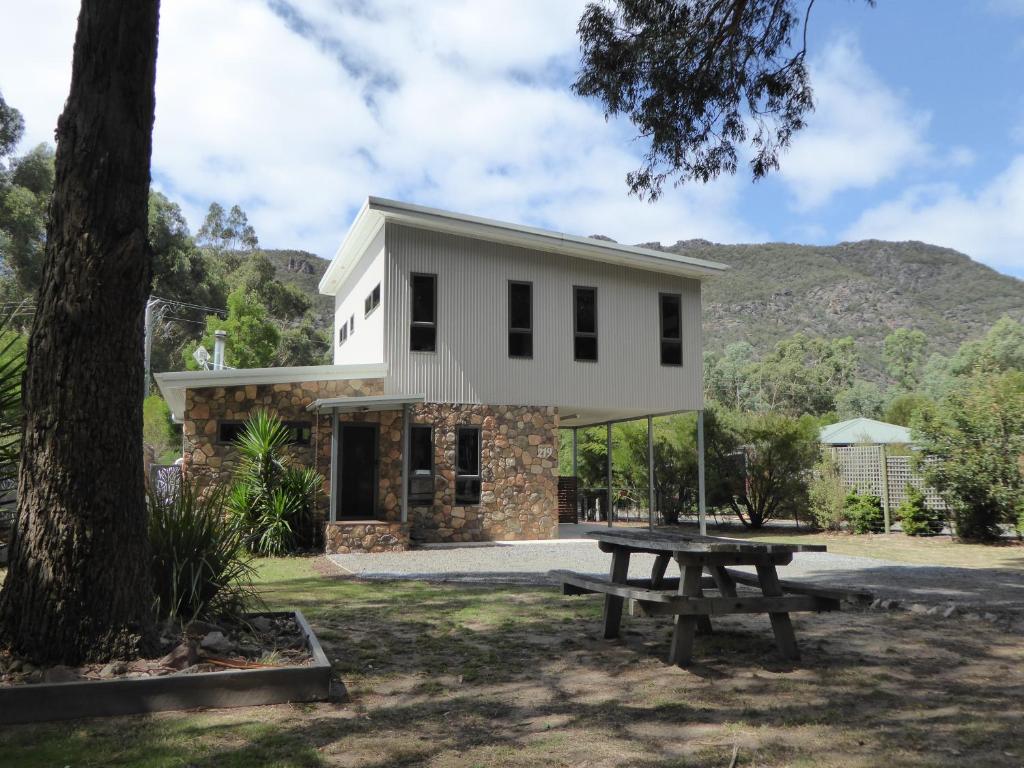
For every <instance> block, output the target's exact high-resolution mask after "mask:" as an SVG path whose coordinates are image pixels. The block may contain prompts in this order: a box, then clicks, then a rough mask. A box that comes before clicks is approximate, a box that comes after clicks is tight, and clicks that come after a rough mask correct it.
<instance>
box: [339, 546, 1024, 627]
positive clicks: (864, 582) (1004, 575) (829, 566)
mask: <svg viewBox="0 0 1024 768" xmlns="http://www.w3.org/2000/svg"><path fill="white" fill-rule="evenodd" d="M331 560H333V561H334V562H335V563H337V564H338V565H339V566H341V568H342V569H344V570H345V571H347V572H349V573H351V574H353V575H356V576H359V577H361V578H365V579H424V580H429V581H462V582H481V583H483V582H486V583H502V584H548V583H551V581H550V580H549V578H548V576H547V572H548V571H550V570H554V569H566V570H573V571H579V572H581V573H590V574H606V573H607V572H608V566H609V564H610V558H609V556H608V555H607V554H605V553H604V552H601V551H600V550H599V549H598V548H597V543H596V542H576V541H571V540H570V541H553V542H523V543H515V544H493V545H486V546H471V547H445V548H439V549H418V550H412V551H409V552H394V553H383V554H375V555H361V554H357V555H332V556H331ZM653 563H654V557H653V556H652V555H637V556H634V557H633V559H632V561H631V562H630V567H629V574H630V577H632V578H644V577H648V576H650V572H651V566H652V564H653ZM671 570H672V569H670V573H671ZM748 570H753V569H748ZM779 575H780V576H781V577H782V578H783V579H788V580H792V581H801V580H804V581H808V582H814V583H817V584H823V585H832V586H841V587H857V588H861V589H867V590H869V591H871V592H873V593H874V594H875V595H876V596H878V597H888V598H895V599H898V600H911V601H915V602H925V603H939V602H954V603H957V604H960V605H963V606H968V605H971V606H979V607H985V608H990V609H1004V610H1006V609H1009V610H1013V611H1024V574H1022V573H1020V572H1018V571H1010V570H1004V569H998V570H997V569H979V568H951V567H944V566H930V565H914V564H908V563H898V562H892V561H888V560H876V559H874V558H869V557H851V556H847V555H835V554H829V553H818V552H805V553H798V554H796V555H795V556H794V558H793V562H792V563H791V564H790V565H787V566H785V567H783V568H780V569H779Z"/></svg>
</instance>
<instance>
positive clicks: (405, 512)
mask: <svg viewBox="0 0 1024 768" xmlns="http://www.w3.org/2000/svg"><path fill="white" fill-rule="evenodd" d="M409 421H410V419H409V404H408V403H405V404H403V405H402V522H403V523H407V522H409Z"/></svg>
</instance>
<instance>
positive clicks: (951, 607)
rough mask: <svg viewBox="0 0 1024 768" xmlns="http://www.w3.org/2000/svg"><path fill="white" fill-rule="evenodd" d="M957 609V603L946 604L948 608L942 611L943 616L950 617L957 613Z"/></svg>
mask: <svg viewBox="0 0 1024 768" xmlns="http://www.w3.org/2000/svg"><path fill="white" fill-rule="evenodd" d="M956 611H957V607H956V606H955V605H948V606H946V610H944V611H943V612H942V618H944V619H948V618H949V617H950V616H952V615H953V614H954V613H956Z"/></svg>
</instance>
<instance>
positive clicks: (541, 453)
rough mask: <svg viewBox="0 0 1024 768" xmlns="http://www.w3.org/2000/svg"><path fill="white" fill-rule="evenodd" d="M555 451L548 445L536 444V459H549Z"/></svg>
mask: <svg viewBox="0 0 1024 768" xmlns="http://www.w3.org/2000/svg"><path fill="white" fill-rule="evenodd" d="M554 453H555V449H554V448H552V447H551V446H550V445H540V446H537V458H538V459H550V458H551V457H552V456H553V455H554Z"/></svg>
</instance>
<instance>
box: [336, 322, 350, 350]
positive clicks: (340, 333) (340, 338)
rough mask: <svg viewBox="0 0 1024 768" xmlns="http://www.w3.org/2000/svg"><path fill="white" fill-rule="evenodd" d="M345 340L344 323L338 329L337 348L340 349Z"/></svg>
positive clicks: (346, 338) (346, 324)
mask: <svg viewBox="0 0 1024 768" xmlns="http://www.w3.org/2000/svg"><path fill="white" fill-rule="evenodd" d="M347 340H348V323H344V324H342V326H341V327H340V328H338V346H339V347H340V346H341V345H342V344H344V343H345V342H346V341H347Z"/></svg>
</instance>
